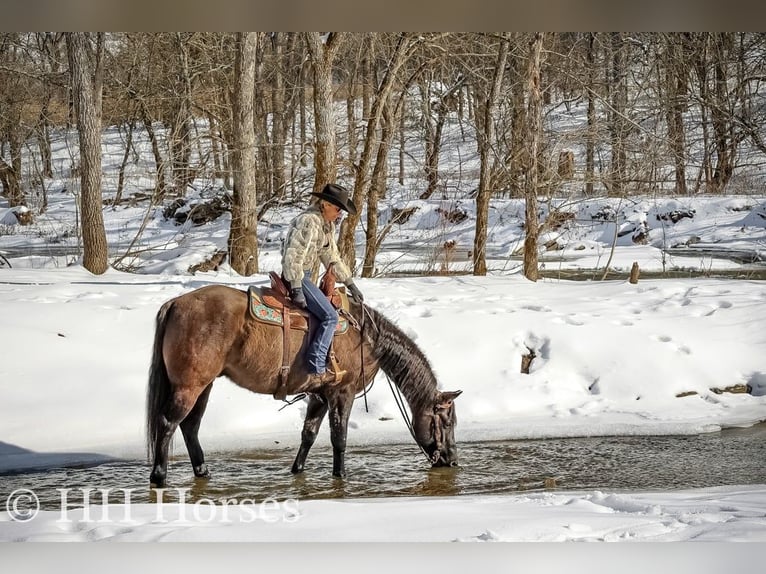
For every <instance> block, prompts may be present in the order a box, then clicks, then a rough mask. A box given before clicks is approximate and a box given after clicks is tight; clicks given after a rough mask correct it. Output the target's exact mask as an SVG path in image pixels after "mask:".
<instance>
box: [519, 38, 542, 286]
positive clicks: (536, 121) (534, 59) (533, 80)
mask: <svg viewBox="0 0 766 574" xmlns="http://www.w3.org/2000/svg"><path fill="white" fill-rule="evenodd" d="M542 48H543V34H542V33H540V32H537V33H535V35H534V37H533V38H532V41H531V42H530V44H529V60H528V65H527V93H528V103H527V126H526V134H527V136H526V140H527V149H528V152H527V156H526V157H527V162H526V170H525V172H526V179H525V184H524V199H525V207H526V209H525V212H526V216H525V227H524V232H525V238H524V276H525V277H526V278H527V279H529V280H531V281H537V277H538V264H537V237H538V233H539V225H538V221H537V188H538V173H539V168H538V161H539V158H538V151H539V149H540V139H541V137H542V120H543V109H542V94H541V89H540V68H541V61H542Z"/></svg>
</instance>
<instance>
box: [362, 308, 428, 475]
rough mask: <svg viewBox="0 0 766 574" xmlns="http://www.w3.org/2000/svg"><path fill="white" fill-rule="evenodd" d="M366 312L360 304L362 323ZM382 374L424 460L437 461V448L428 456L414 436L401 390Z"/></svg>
mask: <svg viewBox="0 0 766 574" xmlns="http://www.w3.org/2000/svg"><path fill="white" fill-rule="evenodd" d="M368 314H369V311H367V308H366V307H364V306H362V321H363V324H364V317H365V316H366V315H368ZM370 322H371V323H372V326H373V327H374V328H375V329H376V330H377V325H376V324H375V321H370ZM362 369H364V362H362ZM383 374H384V375H386V380H387V381H388V387H389V388H390V389H391V394H393V395H394V402H395V403H396V406H397V407H398V408H399V413H400V414H401V415H402V419H404V424H405V425H406V426H407V430H409V431H410V435H412V438H413V440H414V441H415V444H416V445H418V448H419V449H420V452H422V453H423V456H425V457H426V460H427V461H428V462H430V463H431V464H435V463H436V461H438V459H439V449H437V450H435V451H434V455H433V457H431V456H428V453H427V452H426V449H424V448H423V447H422V446H421V444H420V443H419V442H418V439H417V437H416V436H415V429H414V428H413V426H412V420H411V419H410V415H409V414H408V413H407V407H406V401H405V399H404V397H403V396H402V391H400V390H399V387H397V386H396V385H395V384H394V383H392V382H391V377H389V376H388V373H386V372H385V371H384V372H383ZM370 387H372V384H370ZM366 400H367V397H366V396H365V404H366ZM437 418H438V416H437V415H436V414H434V419H437ZM432 424H433V423H432ZM439 427H440V428H441V424H439ZM439 436H440V437H441V432H440V433H439ZM437 444H441V438H438V439H437ZM434 458H436V460H434Z"/></svg>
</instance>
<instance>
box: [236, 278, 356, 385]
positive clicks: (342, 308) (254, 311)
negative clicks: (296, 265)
mask: <svg viewBox="0 0 766 574" xmlns="http://www.w3.org/2000/svg"><path fill="white" fill-rule="evenodd" d="M269 279H270V280H271V286H270V287H255V286H252V285H251V286H250V287H249V288H248V290H247V299H248V304H247V307H248V310H249V312H250V316H251V317H252V318H253V319H255V320H256V321H259V322H261V323H267V324H269V325H275V326H280V327H281V328H282V366H281V367H280V370H279V382H278V384H277V390H276V391H275V392H274V398H275V399H278V400H283V399H284V398H285V396H286V392H285V386H286V385H287V379H288V376H289V375H290V329H297V330H301V331H304V332H308V331H309V321H310V320H312V318H313V315H311V313H309V312H308V311H306V310H304V309H301V308H299V307H296V306H295V305H294V304H293V302H292V300H291V299H290V288H289V286H288V284H287V282H286V281H285V280H284V279H283V278H282V277H281V276H280V275H279V274H277V273H275V272H274V271H272V272H270V273H269ZM319 289H320V290H321V291H322V293H324V294H325V296H326V297H327V299H328V300H329V301H330V303H331V304H332V306H333V307H335V308H336V309H337V310H338V314H339V315H340V317H339V319H338V326H337V327H336V329H335V336H336V337H337V336H338V335H343V334H345V333H346V332H347V331H348V328H349V323H351V324H352V325H355V324H356V321H355V320H354V318H353V316H352V315H351V313H350V312H349V301H348V295H347V294H346V290H345V287H341V288H337V287H336V286H335V270H334V268H333V266H332V265H330V267H329V268H328V269H327V272H326V273H325V274H324V276H323V277H322V280H321V281H320V283H319ZM333 347H334V346H333V344H332V343H331V345H330V352H329V355H330V362H331V365H332V369H333V371H334V372H336V373H338V372H340V371H341V369H340V367H339V365H338V361H337V358H336V356H335V351H334V348H333Z"/></svg>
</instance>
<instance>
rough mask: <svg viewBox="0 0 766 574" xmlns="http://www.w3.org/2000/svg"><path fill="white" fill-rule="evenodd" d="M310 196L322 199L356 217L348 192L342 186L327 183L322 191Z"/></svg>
mask: <svg viewBox="0 0 766 574" xmlns="http://www.w3.org/2000/svg"><path fill="white" fill-rule="evenodd" d="M311 195H313V196H315V197H318V198H319V199H324V200H325V201H327V202H329V203H332V204H333V205H336V206H338V207H340V208H341V209H342V210H343V211H347V212H348V213H350V214H351V215H356V205H354V202H353V201H351V199H349V197H348V190H347V189H346V188H345V187H343V186H342V185H338V184H337V183H328V184H327V185H325V186H324V189H323V190H322V191H319V192H312V193H311Z"/></svg>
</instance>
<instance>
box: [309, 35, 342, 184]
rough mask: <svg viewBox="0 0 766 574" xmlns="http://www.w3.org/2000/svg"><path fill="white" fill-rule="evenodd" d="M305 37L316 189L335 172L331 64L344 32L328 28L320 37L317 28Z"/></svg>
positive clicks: (331, 177)
mask: <svg viewBox="0 0 766 574" xmlns="http://www.w3.org/2000/svg"><path fill="white" fill-rule="evenodd" d="M305 38H306V46H307V47H308V53H309V59H310V60H311V65H312V68H313V70H314V85H313V88H314V162H315V166H316V175H315V176H314V191H315V192H319V191H321V190H322V188H323V187H324V186H325V185H326V184H327V183H330V182H333V181H335V179H336V174H337V166H336V162H337V149H336V142H335V115H334V113H333V93H332V66H333V61H334V60H335V56H336V54H337V53H338V49H339V47H340V45H341V43H342V41H343V38H344V34H343V33H342V32H330V33H329V34H327V36H326V37H324V38H323V37H322V35H321V34H320V33H319V32H306V34H305Z"/></svg>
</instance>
